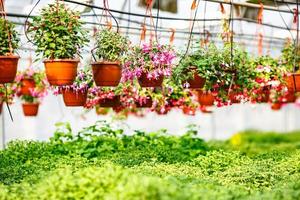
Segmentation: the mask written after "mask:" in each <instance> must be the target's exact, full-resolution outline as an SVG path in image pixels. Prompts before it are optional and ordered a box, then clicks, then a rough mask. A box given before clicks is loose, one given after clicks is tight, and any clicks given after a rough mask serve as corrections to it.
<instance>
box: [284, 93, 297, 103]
mask: <svg viewBox="0 0 300 200" xmlns="http://www.w3.org/2000/svg"><path fill="white" fill-rule="evenodd" d="M285 98H286V103H294V102H295V101H296V96H295V93H294V92H290V91H289V92H288V94H287V95H286V96H285Z"/></svg>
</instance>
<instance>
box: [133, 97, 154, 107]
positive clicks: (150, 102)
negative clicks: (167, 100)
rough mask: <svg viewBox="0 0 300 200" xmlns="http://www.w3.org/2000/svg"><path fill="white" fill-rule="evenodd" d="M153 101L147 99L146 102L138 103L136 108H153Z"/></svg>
mask: <svg viewBox="0 0 300 200" xmlns="http://www.w3.org/2000/svg"><path fill="white" fill-rule="evenodd" d="M152 103H153V101H152V99H151V98H147V99H146V101H145V102H142V103H140V102H136V107H137V108H151V107H152Z"/></svg>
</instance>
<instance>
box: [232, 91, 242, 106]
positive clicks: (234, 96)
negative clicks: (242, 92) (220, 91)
mask: <svg viewBox="0 0 300 200" xmlns="http://www.w3.org/2000/svg"><path fill="white" fill-rule="evenodd" d="M229 99H230V102H231V103H233V104H238V103H241V101H240V100H239V99H238V98H237V95H236V94H235V93H232V92H231V93H230V94H229Z"/></svg>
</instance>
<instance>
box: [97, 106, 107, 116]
mask: <svg viewBox="0 0 300 200" xmlns="http://www.w3.org/2000/svg"><path fill="white" fill-rule="evenodd" d="M95 109H96V114H97V115H107V114H108V112H109V109H108V108H101V107H96V108H95Z"/></svg>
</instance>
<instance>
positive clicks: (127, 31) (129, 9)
mask: <svg viewBox="0 0 300 200" xmlns="http://www.w3.org/2000/svg"><path fill="white" fill-rule="evenodd" d="M127 1H128V13H131V0H127ZM130 23H131V15H128V19H127V30H126V36H128V35H129V29H130Z"/></svg>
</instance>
